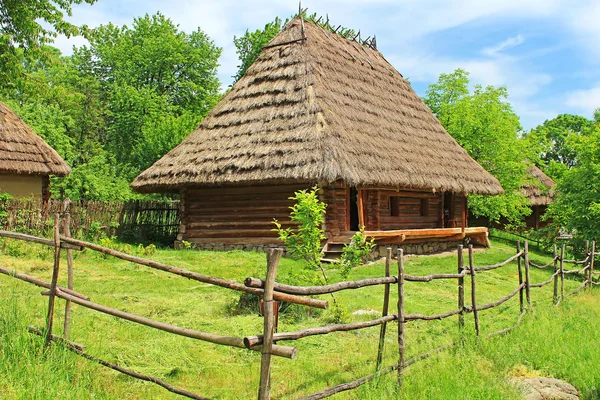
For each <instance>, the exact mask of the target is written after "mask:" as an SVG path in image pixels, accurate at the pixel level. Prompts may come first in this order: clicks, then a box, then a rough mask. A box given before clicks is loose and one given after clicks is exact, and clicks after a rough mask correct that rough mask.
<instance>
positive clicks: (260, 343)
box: [0, 212, 600, 400]
mask: <svg viewBox="0 0 600 400" xmlns="http://www.w3.org/2000/svg"><path fill="white" fill-rule="evenodd" d="M70 222H71V221H70V215H69V213H68V212H65V213H64V220H63V221H62V223H61V220H60V217H59V215H58V214H55V215H54V226H53V239H44V238H39V237H35V236H31V235H26V234H22V233H15V232H8V231H0V237H7V238H12V239H18V240H24V241H28V242H34V243H39V244H43V245H47V246H51V247H54V248H55V252H54V266H53V270H52V279H51V281H50V282H46V281H43V280H40V279H38V278H35V277H33V276H30V275H26V274H22V273H18V272H16V271H11V270H8V269H6V268H3V267H0V273H2V274H5V275H8V276H11V277H13V278H16V279H20V280H22V281H25V282H28V283H31V284H33V285H36V286H40V287H43V288H45V289H47V290H46V291H44V292H43V293H42V294H43V295H46V296H48V314H47V318H46V327H45V328H44V329H39V328H36V327H31V326H30V327H28V331H29V332H31V333H34V334H37V335H40V336H43V337H44V340H45V344H46V346H47V345H49V344H50V343H52V342H60V343H62V344H63V345H64V346H65V348H67V349H69V350H70V351H72V352H74V353H75V354H78V355H80V356H82V357H84V358H86V359H88V360H91V361H94V362H96V363H99V364H101V365H103V366H106V367H108V368H111V369H113V370H116V371H118V372H121V373H123V374H126V375H129V376H131V377H134V378H137V379H141V380H145V381H149V382H153V383H155V384H157V385H160V386H162V387H163V388H165V389H166V390H168V391H170V392H173V393H177V394H179V395H182V396H186V397H189V398H192V399H205V397H202V396H200V395H198V394H195V393H192V392H190V391H187V390H185V389H181V388H178V387H174V386H172V385H170V384H168V383H167V382H164V381H162V380H160V379H158V378H156V377H153V376H149V375H142V374H139V373H137V372H134V371H132V370H129V369H126V368H123V367H121V366H119V365H117V364H114V363H111V362H107V361H104V360H102V359H100V358H97V357H95V356H92V355H90V354H88V353H86V352H85V347H84V346H83V345H81V344H78V343H74V342H72V341H70V340H69V331H70V324H71V318H70V312H71V304H72V303H75V304H77V305H80V306H82V307H85V308H88V309H91V310H94V311H98V312H101V313H104V314H108V315H112V316H115V317H117V318H121V319H125V320H128V321H131V322H135V323H138V324H142V325H145V326H148V327H151V328H155V329H159V330H162V331H166V332H169V333H172V334H175V335H180V336H185V337H189V338H193V339H197V340H201V341H206V342H210V343H214V344H219V345H223V346H230V347H237V348H243V349H247V350H250V351H257V352H260V353H261V368H260V384H259V388H258V398H259V400H261V399H269V398H270V387H271V384H270V382H271V365H272V361H273V360H272V356H278V357H285V358H295V357H296V355H297V353H298V350H297V348H296V347H293V346H283V345H279V344H277V342H278V341H281V340H288V341H290V340H299V339H302V338H305V337H308V336H313V335H324V334H329V333H334V332H342V331H351V330H357V329H364V328H368V327H374V326H380V335H379V346H378V352H377V358H376V360H377V361H376V370H375V372H374V373H372V374H369V375H366V376H363V377H361V378H359V379H356V380H354V381H352V382H348V383H342V384H339V385H336V386H333V387H331V388H328V389H325V390H322V391H320V392H317V393H314V394H310V395H307V396H304V397H302V399H322V398H326V397H329V396H331V395H333V394H336V393H340V392H343V391H346V390H351V389H355V388H357V387H359V386H361V385H363V384H365V383H367V382H370V381H372V380H373V379H375V378H377V377H379V376H381V375H383V374H387V373H390V372H393V371H396V372H397V379H398V384H399V385H401V384H402V374H403V371H404V370H405V369H406V368H408V367H409V366H410V365H412V364H414V363H416V362H418V361H420V360H424V359H426V358H428V357H430V356H432V355H434V354H437V353H439V352H441V351H443V350H445V349H448V348H450V347H451V346H454V345H455V344H456V343H451V344H449V345H445V346H442V347H438V348H436V349H433V350H431V351H429V352H427V353H424V354H421V355H418V356H415V357H412V358H410V359H406V345H405V341H404V336H405V330H406V328H407V327H406V324H407V323H408V322H410V321H415V320H424V321H431V320H441V319H444V318H449V317H452V316H458V326H459V327H460V329H464V318H465V315H466V314H469V313H471V314H473V318H474V321H475V334H476V335H477V336H479V335H480V330H479V318H480V312H483V311H485V310H489V309H492V308H494V307H498V306H500V305H501V304H503V303H505V302H507V301H508V300H510V299H511V298H513V297H515V296H516V295H517V294H518V295H519V302H520V314H519V317H518V319H517V322H516V324H515V325H514V326H513V327H509V328H506V329H502V330H500V331H497V332H493V333H490V334H489V335H487V337H491V336H496V335H500V334H503V333H507V332H509V331H511V330H512V329H514V328H516V327H517V326H518V325H519V323H520V322H521V320H522V319H523V316H524V315H525V314H526V311H527V309H529V308H530V307H531V289H532V288H541V287H543V286H545V285H548V284H550V283H554V286H553V294H554V301H555V302H556V303H557V304H558V303H559V302H560V301H561V300H562V299H564V298H565V297H566V296H569V295H572V294H575V293H577V292H578V291H580V290H582V289H584V288H585V287H589V288H591V287H593V286H595V285H599V284H600V282H597V281H595V279H594V275H597V274H598V272H596V271H594V257H595V256H598V255H600V253H598V252H596V244H595V242H591V248H587V249H586V253H587V257H586V258H585V259H583V260H580V261H579V260H567V259H565V257H564V255H565V246H564V245H563V246H562V248H561V251H560V254H559V253H558V252H557V249H556V246H555V248H554V257H553V259H552V261H551V262H550V263H548V264H546V265H536V264H534V263H532V262H531V261H530V260H529V249H528V243H527V241H525V243H524V248H523V249H521V248H520V244H517V248H516V253H515V254H514V255H513V256H511V257H509V258H508V259H507V260H505V261H503V262H501V263H498V264H494V265H487V266H475V264H474V261H473V247H472V246H469V247H468V265H465V262H464V257H463V246H459V248H458V253H457V255H458V258H457V259H458V270H457V273H456V274H432V275H426V276H418V275H409V274H406V273H405V271H404V254H403V250H402V249H399V250H398V273H397V275H395V276H392V275H391V265H392V249H391V248H389V249H388V250H387V257H386V264H385V276H384V277H380V278H369V279H362V280H355V281H346V282H339V283H334V284H329V285H324V286H291V285H285V284H280V283H277V282H276V277H277V268H278V264H279V259H280V257H281V255H282V253H283V251H282V249H270V250H269V251H268V252H267V274H266V277H265V279H259V278H253V277H249V278H246V279H245V281H244V283H243V284H242V283H239V282H236V281H232V280H228V279H223V278H219V277H213V276H209V275H204V274H200V273H197V272H193V271H189V270H185V269H182V268H178V267H175V266H172V265H168V264H164V263H160V262H157V261H153V260H148V259H144V258H141V257H136V256H132V255H129V254H126V253H122V252H119V251H116V250H112V249H109V248H106V247H103V246H100V245H97V244H94V243H89V242H86V241H83V240H79V239H74V238H72V237H71V235H70V233H71V232H70V226H71V223H70ZM61 226H63V234H61V232H60V227H61ZM84 248H87V249H90V250H93V251H99V252H102V253H104V254H107V255H109V256H112V257H116V258H119V259H122V260H126V261H130V262H133V263H136V264H138V265H143V266H146V267H149V268H154V269H158V270H161V271H164V272H168V273H171V274H174V275H178V276H181V277H184V278H187V279H192V280H196V281H199V282H203V283H209V284H212V285H215V286H218V287H222V288H225V289H229V290H234V291H238V292H244V293H250V294H254V295H256V296H258V297H260V298H262V299H263V302H264V307H263V308H264V312H263V316H264V317H263V318H264V323H263V332H262V334H261V335H255V336H246V337H244V338H238V337H227V336H222V335H219V334H215V333H209V332H201V331H197V330H193V329H189V328H183V327H178V326H175V325H171V324H167V323H164V322H160V321H156V320H152V319H149V318H146V317H142V316H139V315H135V314H131V313H127V312H124V311H121V310H118V309H115V308H111V307H107V306H104V305H101V304H98V303H95V302H92V301H91V299H90V298H89V297H87V296H85V295H84V294H81V293H79V292H76V291H75V290H73V287H74V282H73V256H72V252H73V251H77V250H82V249H84ZM62 251H66V259H67V272H68V283H67V287H60V286H58V275H59V269H60V260H61V257H60V254H61V252H62ZM513 262H515V263H517V267H518V272H519V274H518V277H519V281H518V285H517V286H516V288H515V289H514V290H513V291H512V292H510V293H508V294H507V295H506V296H504V297H502V298H500V299H498V300H497V301H495V302H492V303H488V304H484V305H479V304H478V301H477V279H476V278H477V276H478V275H479V274H480V273H484V272H485V271H489V270H493V269H497V268H502V267H505V266H507V265H509V264H511V263H513ZM569 263H570V264H574V265H576V266H582V267H581V268H580V269H572V270H565V268H564V265H565V264H569ZM550 266H552V267H553V274H552V276H551V277H550V279H548V280H546V281H544V282H539V283H531V281H530V274H529V271H530V268H531V267H533V268H542V269H543V268H548V267H550ZM569 274H579V275H582V276H584V278H585V279H584V282H583V283H582V284H581V286H579V288H577V289H576V290H574V291H573V292H570V293H568V294H565V293H564V278H565V275H569ZM468 276H470V278H471V279H470V282H471V285H470V286H471V287H470V299H471V305H467V304H465V294H466V293H465V278H466V277H468ZM438 279H451V280H456V281H457V308H456V309H453V310H450V311H448V312H445V313H441V314H435V315H423V314H408V313H405V311H404V304H405V301H406V296H407V294H406V293H405V285H404V283H405V282H421V283H424V284H426V283H427V282H431V281H433V280H438ZM374 285H384V298H383V312H382V316H381V318H377V319H374V320H370V321H362V322H354V323H348V324H335V325H327V326H319V327H313V328H308V329H303V330H299V331H296V332H275V328H274V325H275V315H274V307H273V302H275V301H279V302H288V303H295V304H300V305H304V306H309V307H316V308H322V309H323V308H327V306H328V303H327V301H324V300H319V299H314V298H311V297H305V296H316V295H322V294H329V293H335V292H338V291H342V290H351V289H359V288H363V287H367V286H374ZM392 285H395V286H396V287H397V290H398V302H397V312H396V313H394V314H389V305H390V292H391V286H392ZM56 298H59V299H63V300H65V301H66V303H65V311H64V312H65V318H64V329H63V336H62V337H59V336H57V335H54V334H53V321H54V314H55V301H56ZM393 321H396V322H398V327H397V328H398V329H397V339H398V340H397V341H398V362H397V363H396V364H394V365H390V366H386V367H382V365H381V364H382V358H383V352H384V338H385V334H386V328H387V324H388V323H390V322H393Z"/></svg>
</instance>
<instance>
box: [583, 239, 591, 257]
mask: <svg viewBox="0 0 600 400" xmlns="http://www.w3.org/2000/svg"><path fill="white" fill-rule="evenodd" d="M589 252H590V241H589V240H586V241H585V251H584V254H588V253H589Z"/></svg>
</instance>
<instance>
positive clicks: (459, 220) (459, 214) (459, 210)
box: [453, 194, 467, 228]
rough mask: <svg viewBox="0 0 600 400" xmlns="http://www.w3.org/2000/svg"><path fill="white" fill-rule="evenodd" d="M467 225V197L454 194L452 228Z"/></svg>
mask: <svg viewBox="0 0 600 400" xmlns="http://www.w3.org/2000/svg"><path fill="white" fill-rule="evenodd" d="M463 222H464V227H465V228H466V227H467V198H466V196H465V195H463V194H455V195H454V224H455V226H453V228H462V227H463Z"/></svg>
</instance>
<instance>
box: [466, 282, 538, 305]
mask: <svg viewBox="0 0 600 400" xmlns="http://www.w3.org/2000/svg"><path fill="white" fill-rule="evenodd" d="M525 286H526V282H523V283H521V284H520V285H519V286H517V288H516V289H515V290H513V291H512V292H511V293H509V294H507V295H506V296H504V297H502V298H500V299H499V300H497V301H494V302H493V303H488V304H484V305H482V306H477V311H484V310H488V309H490V308H494V307H498V306H499V305H501V304H503V303H505V302H507V301H508V300H510V299H511V298H512V297H514V296H515V295H516V294H517V293H519V291H520V290H521V289H522V288H524V287H525ZM465 311H466V312H473V306H465Z"/></svg>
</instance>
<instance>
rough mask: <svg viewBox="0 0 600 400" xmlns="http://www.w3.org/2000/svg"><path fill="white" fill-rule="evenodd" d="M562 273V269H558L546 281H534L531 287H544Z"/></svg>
mask: <svg viewBox="0 0 600 400" xmlns="http://www.w3.org/2000/svg"><path fill="white" fill-rule="evenodd" d="M558 275H560V270H557V271H556V272H555V273H553V274H552V276H551V277H550V279H548V280H546V281H544V282H540V283H532V284H531V285H529V287H543V286H546V285H547V284H549V283H550V282H552V280H553V279H554V278H555V277H556V276H558Z"/></svg>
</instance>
